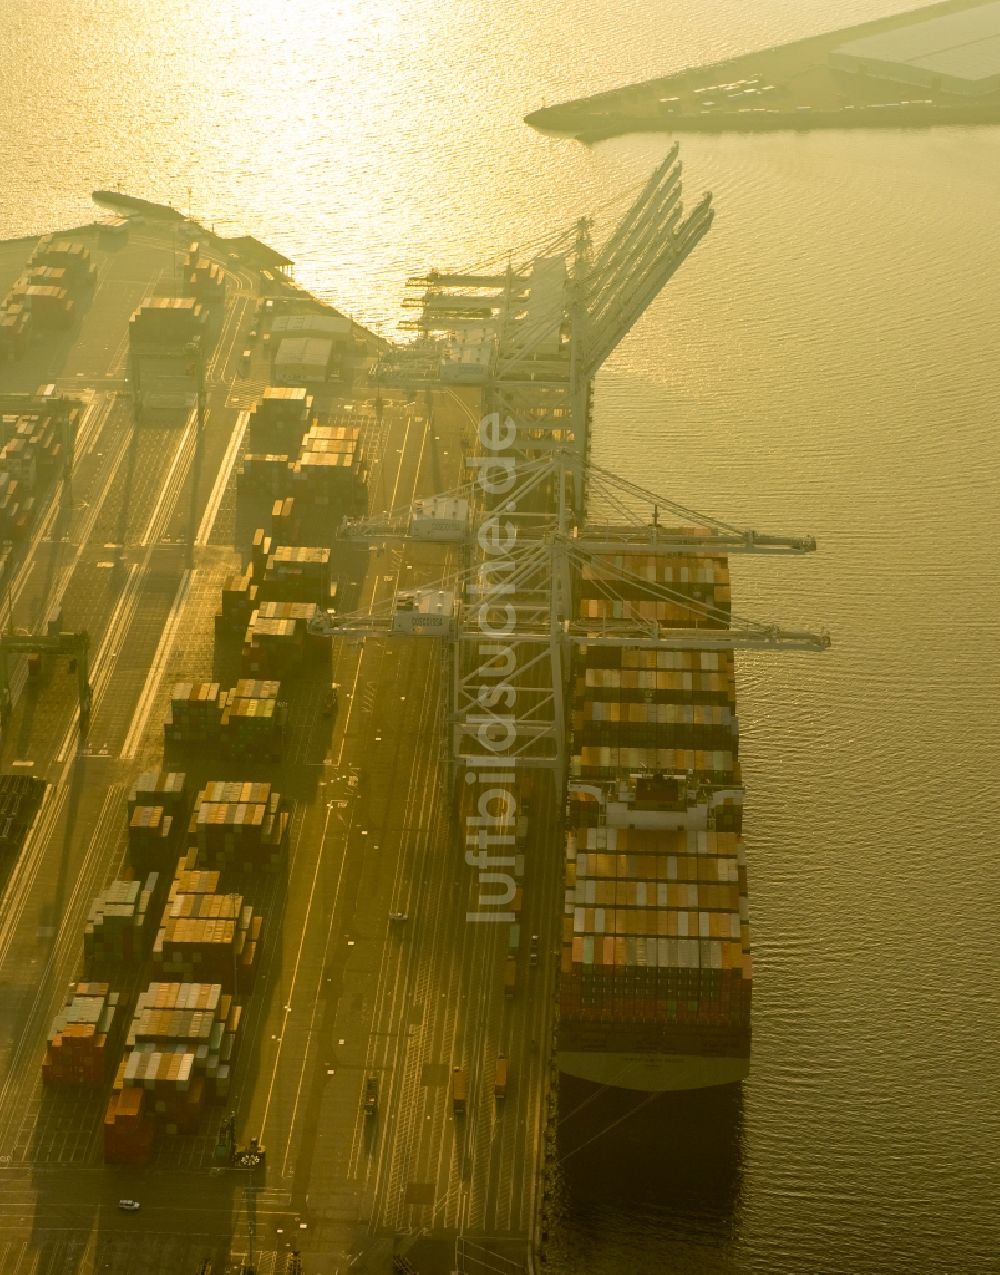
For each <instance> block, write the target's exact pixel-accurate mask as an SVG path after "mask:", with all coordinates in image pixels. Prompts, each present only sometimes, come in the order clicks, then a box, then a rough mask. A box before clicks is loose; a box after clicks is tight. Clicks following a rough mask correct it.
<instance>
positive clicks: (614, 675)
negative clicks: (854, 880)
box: [559, 554, 751, 1090]
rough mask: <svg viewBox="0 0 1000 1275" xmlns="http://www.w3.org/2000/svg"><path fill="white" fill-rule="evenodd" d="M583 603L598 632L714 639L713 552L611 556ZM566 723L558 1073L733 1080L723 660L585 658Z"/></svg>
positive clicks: (740, 890)
mask: <svg viewBox="0 0 1000 1275" xmlns="http://www.w3.org/2000/svg"><path fill="white" fill-rule="evenodd" d="M605 580H606V581H607V583H608V584H612V583H613V591H614V592H615V593H617V594H618V595H619V597H624V599H625V600H624V601H621V600H619V599H617V598H616V599H610V598H608V597H607V596H605V594H604V591H603V589H602V582H603V581H605ZM650 588H653V589H655V590H656V594H655V595H654V596H650V592H649V590H650ZM664 589H667V590H669V592H670V595H671V596H670V597H667V598H664V597H662V596H660V595H661V594H662V592H663V590H664ZM579 596H580V601H579V606H578V614H579V616H580V618H581V619H583V620H586V621H589V622H591V623H593V624H594V626H595V630H597V631H599V630H600V628H601V627H603V625H604V623H605V621H609V620H621V619H626V618H629V617H634V616H636V615H638V616H640V617H641V618H643V619H646V620H653V621H657V622H658V623H659V624H661V625H663V626H665V627H674V628H688V627H693V626H697V627H703V628H706V629H709V630H711V629H720V628H723V629H724V628H726V627H728V619H729V607H730V591H729V576H728V569H727V566H726V563H725V560H724V559H721V558H716V557H701V556H689V555H682V554H674V555H668V554H664V555H653V554H633V555H629V554H620V555H616V556H611V555H609V556H608V558H607V559H605V560H603V561H598V562H597V563H596V564H594V565H593V566H588V567H586V568H585V569H584V570H583V572H582V573H581V579H580V583H579ZM571 713H572V728H573V734H572V757H571V762H570V772H571V785H570V794H569V799H568V804H567V812H568V814H567V832H566V875H565V881H566V899H565V911H564V928H563V942H562V954H561V968H560V1029H559V1065H560V1067H561V1068H562V1070H564V1071H565V1072H568V1073H569V1074H572V1075H577V1076H580V1077H582V1078H584V1079H589V1080H592V1081H595V1082H598V1083H611V1084H615V1085H620V1086H622V1087H632V1088H637V1089H647V1090H657V1089H672V1088H686V1087H697V1086H701V1085H704V1084H714V1083H726V1082H728V1081H731V1080H736V1079H739V1078H741V1076H742V1075H744V1074H745V1073H746V1066H747V1061H746V1060H747V1058H748V1055H749V1039H750V987H751V966H750V955H749V927H748V924H747V905H746V870H745V858H744V853H743V847H742V842H741V841H740V839H739V836H738V832H739V828H740V815H741V811H742V789H741V786H740V774H739V762H738V758H737V749H738V724H737V720H736V716H735V680H734V663H733V657H732V655H731V653H729V652H716V651H706V650H698V649H691V650H680V649H675V650H656V649H648V650H647V649H640V648H629V647H624V648H621V647H594V646H591V647H581V648H580V649H579V650H578V652H577V656H576V660H575V665H574V687H573V698H572V706H571ZM574 783H576V784H577V785H580V786H578V787H576V788H575V789H574ZM583 785H586V787H583Z"/></svg>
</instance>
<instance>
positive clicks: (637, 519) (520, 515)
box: [313, 145, 829, 788]
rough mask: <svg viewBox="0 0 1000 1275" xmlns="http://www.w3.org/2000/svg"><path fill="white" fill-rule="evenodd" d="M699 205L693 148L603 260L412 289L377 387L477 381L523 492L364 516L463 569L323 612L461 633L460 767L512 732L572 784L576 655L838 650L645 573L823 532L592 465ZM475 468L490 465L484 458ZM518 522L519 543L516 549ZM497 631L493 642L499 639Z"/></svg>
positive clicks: (671, 160)
mask: <svg viewBox="0 0 1000 1275" xmlns="http://www.w3.org/2000/svg"><path fill="white" fill-rule="evenodd" d="M681 193H682V192H681V165H680V163H679V161H678V148H677V146H676V145H674V146H673V147H672V148H671V149H670V151H669V152H668V154H667V155H666V157H665V158H664V160H663V161H662V163H661V164H659V165H658V166H657V168H656V169H655V170H654V172H653V173H652V174H651V175H650V177H649V179H648V180H647V181H646V182H645V183H644V185H643V187H642V189H641V191H640V192H639V194H638V196H637V198H636V199H635V200H634V202H633V203H632V205H631V206H630V207H629V209H628V210H627V211H626V212H625V214H624V216H623V217H622V218H621V220H620V221H619V223H618V225H617V227H616V228H615V229H614V230H613V231H612V233H611V234H610V235H609V236H608V237H607V238H606V240H605V241H604V243H603V244H602V245H601V246H599V247H596V248H595V246H594V243H593V234H592V232H593V224H594V223H593V222H592V220H591V219H589V218H581V219H580V220H578V221H577V222H576V223H575V225H574V226H573V227H572V228H570V229H569V230H568V231H565V232H563V234H562V235H560V236H559V237H557V239H556V240H555V241H554V242H553V243H552V244H551V245H549V247H548V248H547V249H546V251H544V252H542V253H540V254H538V255H536V256H535V257H534V258H532V259H531V260H529V261H528V262H526V263H524V264H523V265H521V266H518V267H516V268H515V267H514V266H513V265H509V266H508V268H507V269H506V271H502V272H498V271H494V272H493V273H476V272H474V271H462V272H459V273H455V274H447V273H442V272H439V271H431V272H429V273H427V274H425V275H421V276H417V277H414V278H412V279H411V280H410V285H411V287H413V288H414V289H416V290H417V295H416V296H415V298H414V299H413V302H412V304H413V305H414V306H415V307H416V308H417V309H418V310H419V315H418V317H417V318H416V319H415V320H413V322H412V323H411V325H410V326H412V327H414V328H416V329H417V330H418V332H419V333H420V334H421V335H420V338H419V339H418V340H417V341H416V342H414V343H413V345H412V346H410V347H403V348H402V349H399V348H397V349H396V350H395V351H393V352H391V353H388V354H387V355H386V356H385V358H384V359H383V360H382V362H381V364H380V365H379V368H378V371H377V379H378V380H379V381H380V382H381V383H383V384H389V385H396V386H400V387H402V388H406V389H408V390H410V391H413V390H415V389H417V388H418V387H424V388H425V389H428V390H429V389H430V388H432V387H440V388H444V389H449V388H452V387H454V386H456V385H471V386H478V387H479V388H480V389H481V391H482V395H483V406H484V408H485V414H486V417H487V418H489V419H492V420H494V421H495V422H498V423H500V422H502V423H503V429H502V430H501V431H500V432H501V433H503V434H504V436H505V438H506V439H507V440H508V441H507V443H506V444H505V445H506V446H507V448H508V451H509V457H508V463H509V465H510V468H511V471H512V473H513V475H514V478H513V479H512V482H511V484H509V485H508V486H507V487H506V488H505V490H503V491H502V492H500V493H499V494H493V495H491V494H490V493H489V490H488V487H489V484H483V483H482V482H481V481H479V480H477V479H476V478H473V479H472V480H471V481H470V482H468V483H465V484H463V485H462V486H460V487H458V488H456V489H454V490H453V491H451V492H446V493H442V494H441V495H440V496H439V497H436V498H431V499H430V500H427V499H425V500H423V501H419V502H416V504H414V505H412V506H408V507H406V508H404V509H400V510H394V511H388V512H387V513H385V514H382V515H379V516H377V517H374V518H369V519H363V520H357V521H353V522H351V521H347V522H345V523H344V525H343V526H342V529H341V531H342V534H343V535H344V536H346V537H347V538H349V539H358V540H365V539H367V540H386V539H400V540H408V539H412V540H420V541H428V540H431V541H433V540H437V541H442V542H450V543H451V544H452V545H453V546H454V550H453V551H452V560H451V561H450V562H449V564H448V569H447V571H446V573H445V575H444V576H443V577H442V579H441V580H439V581H436V582H435V583H434V584H432V585H430V586H427V587H425V588H423V589H418V590H408V591H407V592H406V593H405V594H401V595H399V596H398V597H397V598H396V599H393V600H392V602H391V603H390V604H389V606H388V607H387V608H382V611H381V612H378V613H374V614H364V615H362V614H356V615H351V616H340V617H335V616H332V615H330V614H328V613H320V614H319V615H318V616H317V617H316V619H315V620H314V622H313V631H314V632H317V633H327V634H329V635H331V636H332V635H335V634H341V635H343V636H348V635H351V636H365V635H367V634H377V633H381V634H390V633H392V634H407V633H408V634H413V635H417V636H421V635H424V636H431V635H435V636H438V637H442V638H445V639H447V641H448V643H449V645H450V653H451V670H452V672H451V679H452V692H451V705H450V723H451V733H452V746H451V759H452V762H453V763H454V764H455V765H456V766H462V765H471V764H472V763H473V761H474V760H475V759H476V758H477V757H478V758H479V760H480V761H481V760H482V753H483V746H482V743H481V740H482V732H483V731H484V730H490V729H493V728H494V727H495V728H496V729H501V730H503V731H504V732H505V733H506V734H507V735H509V736H510V738H511V745H510V753H509V755H510V756H511V757H512V759H514V760H516V762H517V763H518V764H520V765H522V766H528V767H544V768H547V769H550V770H552V771H553V772H554V773H555V776H556V781H557V785H558V786H559V787H560V788H561V785H562V784H563V783H564V781H565V779H566V774H567V756H566V754H567V743H568V736H569V730H568V721H567V711H566V700H567V692H568V687H569V679H570V676H571V670H572V663H573V652H574V650H575V649H576V648H577V647H582V646H619V647H624V646H629V647H638V648H655V649H664V650H679V649H681V650H683V649H688V650H690V649H702V650H734V649H750V650H785V651H787V650H799V651H815V650H822V649H824V648H825V647H826V646H828V645H829V637H828V636H827V635H825V634H815V633H809V632H803V631H788V630H783V629H781V628H778V627H777V626H774V625H764V624H760V623H757V622H754V621H750V620H745V619H742V618H740V617H733V616H731V615H730V614H729V612H728V610H726V611H725V612H723V611H718V610H713V609H712V608H711V607H710V606H708V605H704V604H701V603H700V602H699V601H698V599H697V598H694V597H691V596H689V595H688V594H687V593H685V592H683V591H679V590H676V589H672V588H671V587H670V586H669V585H667V584H666V583H664V582H662V581H658V580H657V579H656V578H653V579H648V578H640V577H639V576H637V575H636V574H635V573H634V572H633V571H632V570H631V567H630V562H633V561H635V559H636V558H637V557H640V556H645V557H647V558H650V557H651V558H652V559H653V561H654V562H662V560H663V559H664V558H667V557H671V558H672V557H673V556H674V555H677V554H689V555H701V556H702V557H705V556H706V555H707V556H712V555H714V556H715V557H722V556H727V555H729V554H734V553H754V554H771V555H774V554H786V555H801V554H804V553H808V552H811V551H813V550H814V549H815V547H816V542H815V541H814V540H813V539H812V538H811V537H808V536H797V537H796V536H773V535H762V534H759V533H757V532H754V531H748V530H745V529H742V528H738V527H735V526H732V525H730V524H727V523H724V522H722V521H720V520H718V519H715V518H710V517H707V516H706V515H703V514H699V513H697V512H696V511H694V510H690V509H686V508H684V507H683V506H680V505H678V504H676V503H675V502H673V501H670V500H664V499H663V498H662V497H657V496H655V495H654V494H652V493H651V492H647V491H644V490H642V489H641V488H639V487H636V486H635V485H634V484H630V483H627V482H625V481H623V480H622V479H619V478H617V477H616V476H615V475H613V474H610V473H608V472H607V471H605V470H602V469H600V468H598V467H597V466H594V465H591V464H590V456H589V442H590V424H591V420H590V418H591V403H592V390H593V382H594V377H595V376H596V374H597V372H598V370H599V369H600V367H601V365H602V364H603V362H604V360H605V359H606V358H607V357H608V355H609V354H610V353H611V352H612V351H613V350H614V349H615V347H616V346H617V345H618V344H619V342H620V341H621V340H622V339H623V338H624V336H625V335H626V333H628V332H629V331H630V330H631V328H632V327H633V325H634V324H635V323H636V321H637V320H638V318H639V317H640V316H641V315H642V313H643V312H644V311H645V310H646V309H647V307H648V306H649V304H650V303H651V302H652V301H653V299H654V298H655V297H656V296H657V294H658V293H659V292H660V290H661V289H662V288H663V286H664V285H665V284H666V282H667V281H668V280H669V279H670V278H671V277H672V275H673V274H674V273H675V272H676V271H677V270H678V268H679V267H680V266H681V264H682V263H683V262H684V261H685V260H686V258H687V257H688V256H689V255H690V253H691V252H692V251H693V250H694V248H695V246H696V245H697V244H698V243H699V242H700V240H701V239H702V238H703V237H704V235H705V234H706V233H707V232H708V230H709V227H710V226H711V224H712V219H713V216H714V213H713V209H712V199H711V195H709V194H706V195H705V196H704V197H703V198H702V199H701V200H700V201H699V202H698V203H697V204H696V205H695V207H694V209H693V210H692V211H691V212H690V213H688V214H687V215H685V212H684V208H683V205H682V202H681ZM435 334H438V335H435ZM470 460H471V463H472V465H476V464H479V465H480V466H481V465H482V464H484V463H488V461H487V459H486V458H484V457H483V456H482V455H480V456H478V457H472V458H470ZM480 478H481V474H480ZM592 510H593V513H592V512H591V511H592ZM664 517H666V518H667V519H668V523H667V524H664V522H663V519H664ZM675 519H676V520H677V522H676V525H673V524H674V520H675ZM490 526H492V527H493V529H494V530H493V533H492V537H493V543H494V545H496V544H497V543H499V542H500V540H505V541H509V545H508V544H506V543H505V548H504V550H503V552H502V554H501V555H500V557H499V559H498V557H497V555H496V553H493V554H491V553H490V552H488V548H489V543H488V542H489V534H487V541H486V542H484V539H483V535H484V529H485V528H488V527H490ZM499 526H502V527H503V528H505V529H507V528H509V531H506V532H505V533H504V536H500V537H498V534H497V531H496V528H497V527H499ZM582 574H587V575H588V577H589V582H590V584H591V586H592V587H593V588H595V589H596V590H598V591H599V592H600V593H601V594H602V595H603V596H604V598H605V600H606V602H607V605H606V606H604V607H603V609H602V608H600V607H599V608H596V609H595V608H591V610H592V611H593V612H594V614H592V615H591V617H590V618H587V617H586V616H584V615H582V614H580V613H579V608H578V606H577V601H578V587H577V585H578V582H579V580H580V578H581V575H582ZM656 575H657V572H656V571H654V577H655V576H656ZM658 607H659V608H660V609H661V611H664V612H665V611H668V610H669V609H670V608H671V607H672V608H673V609H674V612H675V613H676V612H677V611H678V608H679V610H680V614H681V615H682V617H683V622H682V623H678V624H675V625H667V624H664V623H661V622H660V621H659V620H658V619H657V618H656V611H657V608H658ZM501 618H502V620H503V624H502V626H501V625H500V624H499V621H500V619H501ZM484 631H486V632H488V633H491V634H493V635H494V640H493V641H488V642H484V641H483V637H484ZM498 635H499V636H498ZM501 639H502V640H501ZM501 679H502V684H503V686H504V687H505V688H506V689H508V690H511V691H513V692H514V695H513V699H514V700H515V701H516V704H517V708H516V711H515V710H514V709H510V711H508V712H507V713H505V714H501V713H499V712H497V711H496V706H497V703H498V702H499V700H498V695H497V691H498V682H499V681H500V680H501ZM477 741H479V742H477Z"/></svg>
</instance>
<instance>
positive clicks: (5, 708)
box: [0, 629, 91, 730]
mask: <svg viewBox="0 0 1000 1275" xmlns="http://www.w3.org/2000/svg"><path fill="white" fill-rule="evenodd" d="M89 651H90V638H89V636H88V635H87V631H86V629H82V630H81V631H80V632H79V633H50V634H47V635H43V634H30V633H25V634H21V633H4V634H0V722H6V721H7V720H8V719H9V717H10V713H11V708H12V700H11V694H10V673H9V669H8V663H7V657H8V655H15V654H25V655H66V656H68V657H69V660H70V667H71V669H72V668H73V667H75V670H76V683H77V698H78V700H79V704H80V729H81V730H86V727H87V723H88V721H89V719H90V703H91V689H90V668H89V662H88V661H89Z"/></svg>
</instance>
